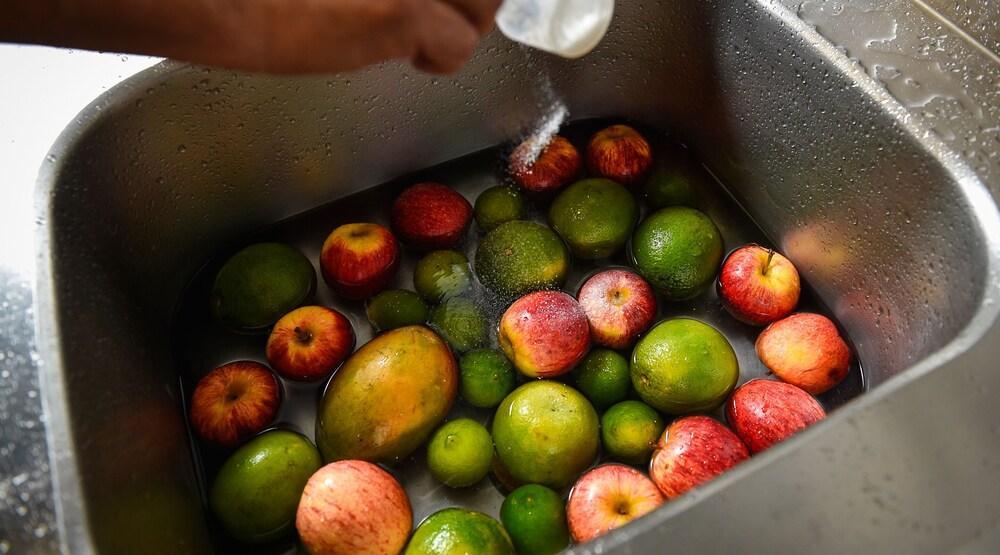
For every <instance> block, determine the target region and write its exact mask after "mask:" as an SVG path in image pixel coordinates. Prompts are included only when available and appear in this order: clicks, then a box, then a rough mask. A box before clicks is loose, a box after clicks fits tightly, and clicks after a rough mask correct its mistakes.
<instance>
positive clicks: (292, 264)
mask: <svg viewBox="0 0 1000 555" xmlns="http://www.w3.org/2000/svg"><path fill="white" fill-rule="evenodd" d="M315 290H316V271H315V270H314V269H313V266H312V264H311V263H310V262H309V259H307V258H306V257H305V256H304V255H303V254H302V253H301V252H299V251H298V250H296V249H294V248H292V247H290V246H288V245H285V244H282V243H257V244H255V245H250V246H249V247H246V248H244V249H243V250H241V251H239V252H238V253H236V254H234V255H233V256H232V257H231V258H230V259H229V260H227V261H226V263H225V264H223V265H222V268H220V269H219V273H218V274H216V277H215V283H214V284H213V286H212V300H211V305H212V313H213V314H214V315H215V317H216V318H218V319H219V320H220V321H221V322H222V323H223V324H225V325H226V326H229V327H231V328H234V329H236V330H239V331H259V330H263V329H265V328H267V327H269V326H271V325H273V324H274V323H275V322H277V321H278V319H279V318H281V316H282V315H283V314H286V313H287V312H288V311H290V310H292V309H293V308H295V307H297V306H299V305H301V304H303V303H305V302H306V301H308V300H309V298H310V297H312V295H313V293H314V292H315Z"/></svg>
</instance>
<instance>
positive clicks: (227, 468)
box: [209, 430, 321, 543]
mask: <svg viewBox="0 0 1000 555" xmlns="http://www.w3.org/2000/svg"><path fill="white" fill-rule="evenodd" d="M320 464H321V461H320V457H319V452H317V451H316V447H314V446H313V444H312V443H310V442H309V440H308V439H306V438H305V436H302V435H301V434H297V433H294V432H289V431H286V430H271V431H268V432H264V433H263V434H261V435H259V436H257V437H256V438H254V439H253V440H251V441H250V442H249V443H247V444H246V445H244V446H243V447H240V448H239V449H237V450H236V451H235V452H234V453H233V454H232V455H230V456H229V458H228V459H226V462H225V463H223V465H222V468H220V469H219V473H218V475H216V477H215V482H213V483H212V490H211V492H210V493H209V504H210V505H211V507H212V512H213V513H215V516H216V517H217V518H218V519H219V522H221V523H222V526H223V527H224V528H225V529H226V531H227V532H229V534H230V535H232V536H233V537H234V538H236V539H238V540H239V541H241V542H244V543H263V542H267V541H270V540H274V539H277V538H280V537H281V536H283V535H285V534H286V533H288V532H289V531H291V529H292V526H293V524H294V523H295V511H296V508H297V507H298V504H299V497H300V496H301V495H302V490H303V488H305V486H306V482H307V481H308V480H309V477H310V476H312V474H313V472H316V470H317V469H318V468H319V467H320Z"/></svg>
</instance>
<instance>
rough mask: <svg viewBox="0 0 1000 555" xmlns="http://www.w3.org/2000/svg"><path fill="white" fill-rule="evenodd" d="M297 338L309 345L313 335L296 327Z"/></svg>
mask: <svg viewBox="0 0 1000 555" xmlns="http://www.w3.org/2000/svg"><path fill="white" fill-rule="evenodd" d="M295 338H296V339H298V340H299V342H300V343H309V341H310V340H311V339H312V334H311V333H309V332H308V331H307V330H304V329H302V328H300V327H298V326H295Z"/></svg>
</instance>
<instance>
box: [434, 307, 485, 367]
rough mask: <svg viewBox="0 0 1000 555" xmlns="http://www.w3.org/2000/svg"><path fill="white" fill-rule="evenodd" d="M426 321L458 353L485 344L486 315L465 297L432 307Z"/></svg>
mask: <svg viewBox="0 0 1000 555" xmlns="http://www.w3.org/2000/svg"><path fill="white" fill-rule="evenodd" d="M427 323H428V324H430V326H431V327H432V328H434V330H435V331H437V332H438V333H439V334H441V337H443V338H444V339H445V341H447V342H448V344H449V345H451V348H452V349H455V350H456V351H458V352H460V353H464V352H465V351H468V350H471V349H475V348H476V347H482V346H483V345H484V344H486V340H487V337H486V334H487V331H486V316H485V315H483V311H482V310H480V308H479V307H478V306H476V303H474V302H472V301H471V300H469V299H466V298H465V297H455V298H454V299H448V300H446V301H444V302H443V303H441V304H439V305H437V306H435V307H434V308H432V309H431V316H430V319H429V320H428V321H427Z"/></svg>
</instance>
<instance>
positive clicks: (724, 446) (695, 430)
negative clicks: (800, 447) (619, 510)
mask: <svg viewBox="0 0 1000 555" xmlns="http://www.w3.org/2000/svg"><path fill="white" fill-rule="evenodd" d="M749 456H750V452H749V451H747V447H746V445H744V444H743V442H742V441H741V440H740V438H739V437H737V436H736V434H734V433H733V432H731V431H730V430H729V429H728V428H726V427H725V426H724V425H723V424H722V423H721V422H719V421H717V420H715V419H713V418H710V417H708V416H686V417H684V418H679V419H677V420H675V421H674V422H673V423H672V424H671V425H670V426H668V427H667V429H666V430H664V432H663V435H662V436H661V437H660V440H659V441H658V442H657V444H656V450H655V451H653V457H652V459H651V460H650V463H649V474H650V476H651V477H652V478H653V481H654V482H655V483H656V486H657V487H658V488H660V491H661V492H663V495H665V496H667V498H668V499H669V498H673V497H677V496H679V495H682V494H684V493H685V492H687V491H688V490H690V489H692V488H694V487H697V486H699V485H701V484H704V483H705V482H707V481H709V480H711V479H712V478H715V477H716V476H718V475H720V474H722V473H723V472H725V471H727V470H729V469H730V468H732V467H733V466H736V465H737V464H738V463H740V462H742V461H744V460H746V459H747V458H749Z"/></svg>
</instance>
